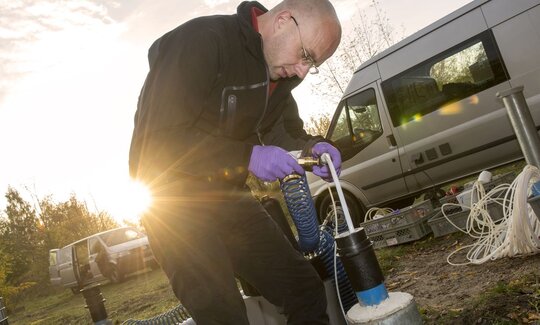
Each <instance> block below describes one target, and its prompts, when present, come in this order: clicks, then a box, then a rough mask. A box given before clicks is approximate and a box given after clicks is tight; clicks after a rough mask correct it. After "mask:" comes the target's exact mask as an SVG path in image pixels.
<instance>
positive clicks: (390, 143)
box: [386, 134, 397, 149]
mask: <svg viewBox="0 0 540 325" xmlns="http://www.w3.org/2000/svg"><path fill="white" fill-rule="evenodd" d="M386 141H387V142H388V148H389V149H396V148H397V142H396V138H395V137H394V135H393V134H390V135H387V136H386Z"/></svg>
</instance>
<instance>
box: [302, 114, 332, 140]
mask: <svg viewBox="0 0 540 325" xmlns="http://www.w3.org/2000/svg"><path fill="white" fill-rule="evenodd" d="M330 122H331V120H330V116H329V115H328V114H322V113H321V114H319V115H315V116H310V117H309V121H307V122H306V127H305V129H306V132H307V133H309V134H311V135H321V136H325V135H326V131H328V128H329V127H330Z"/></svg>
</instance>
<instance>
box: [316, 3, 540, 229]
mask: <svg viewBox="0 0 540 325" xmlns="http://www.w3.org/2000/svg"><path fill="white" fill-rule="evenodd" d="M539 53H540V0H520V1H506V0H475V1H473V2H471V3H469V4H467V5H465V6H464V7H462V8H460V9H458V10H456V11H455V12H453V13H451V14H449V15H447V16H446V17H444V18H442V19H440V20H438V21H436V22H434V23H433V24H431V25H429V26H428V27H426V28H424V29H422V30H420V31H418V32H417V33H415V34H413V35H412V36H410V37H408V38H406V39H404V40H402V41H401V42H399V43H397V44H395V45H394V46H392V47H390V48H389V49H387V50H385V51H384V52H381V53H380V54H378V55H377V56H375V57H373V58H372V59H370V60H369V61H367V62H365V63H363V64H362V65H361V66H360V67H359V68H358V70H357V71H355V73H354V75H353V76H352V79H351V81H350V83H349V85H348V87H347V89H346V90H345V93H344V96H343V98H342V100H341V102H340V103H339V104H338V107H337V109H336V111H335V114H334V116H333V119H332V122H331V124H330V128H329V131H328V133H327V135H326V137H327V138H328V139H330V140H332V141H334V142H335V143H336V144H337V146H338V147H339V148H340V149H341V151H342V154H343V158H344V160H346V161H345V162H344V164H343V167H342V173H341V177H340V179H341V185H342V187H343V188H344V190H345V192H346V193H345V196H346V200H347V203H348V206H349V208H350V210H351V213H352V214H353V218H354V219H355V220H354V221H353V222H355V223H356V224H358V223H359V222H361V221H362V219H363V213H364V212H365V211H366V209H367V208H370V207H386V206H389V205H391V204H393V203H394V204H396V205H401V206H402V207H404V206H407V205H408V204H410V203H412V200H411V198H413V197H414V196H417V195H418V194H420V193H422V192H425V191H427V190H430V189H436V188H437V187H440V186H442V185H443V184H445V183H448V182H451V181H454V180H456V179H459V178H462V177H465V176H468V175H473V174H476V173H478V172H480V171H482V170H484V169H490V168H493V167H496V166H500V165H503V164H507V163H509V162H512V161H515V160H518V159H520V158H522V157H523V154H522V153H521V151H520V147H519V144H518V143H517V140H516V137H515V134H514V132H513V129H512V127H511V124H510V121H509V119H508V117H507V113H506V109H505V107H504V105H503V103H502V101H501V100H500V99H498V98H497V96H496V94H497V93H498V92H500V91H504V90H507V89H510V88H513V87H517V86H524V95H525V97H526V100H527V103H528V106H529V108H530V110H531V114H532V116H533V119H534V121H535V124H536V125H537V128H539V126H538V125H539V124H540V55H539ZM308 181H309V182H310V188H311V192H312V195H313V196H314V198H315V203H316V207H317V210H318V212H319V216H320V217H321V218H324V217H326V216H327V215H328V214H329V213H333V208H332V205H331V199H330V198H329V195H328V191H326V186H324V182H323V181H322V180H319V179H315V177H312V176H310V177H309V179H308ZM335 197H336V198H337V196H335ZM338 206H339V203H338ZM338 209H339V208H338Z"/></svg>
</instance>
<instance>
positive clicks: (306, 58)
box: [291, 16, 319, 74]
mask: <svg viewBox="0 0 540 325" xmlns="http://www.w3.org/2000/svg"><path fill="white" fill-rule="evenodd" d="M291 18H292V20H293V21H294V24H295V25H296V29H297V30H298V36H299V37H300V45H302V61H303V62H304V64H306V65H308V66H309V70H308V71H309V73H311V74H317V73H319V68H317V66H316V65H315V60H314V59H313V57H312V56H311V55H310V54H309V53H308V51H306V48H305V47H304V42H302V34H301V33H300V27H298V22H297V21H296V19H295V18H294V17H293V16H291Z"/></svg>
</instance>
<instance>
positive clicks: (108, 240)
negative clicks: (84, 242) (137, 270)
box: [100, 228, 144, 246]
mask: <svg viewBox="0 0 540 325" xmlns="http://www.w3.org/2000/svg"><path fill="white" fill-rule="evenodd" d="M100 237H101V239H102V240H103V241H104V242H105V244H106V245H107V246H114V245H118V244H121V243H125V242H128V241H130V240H135V239H139V238H143V237H144V235H143V234H142V233H140V232H138V231H136V230H135V229H131V228H124V229H117V230H114V231H111V232H108V233H105V234H102V235H100Z"/></svg>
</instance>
